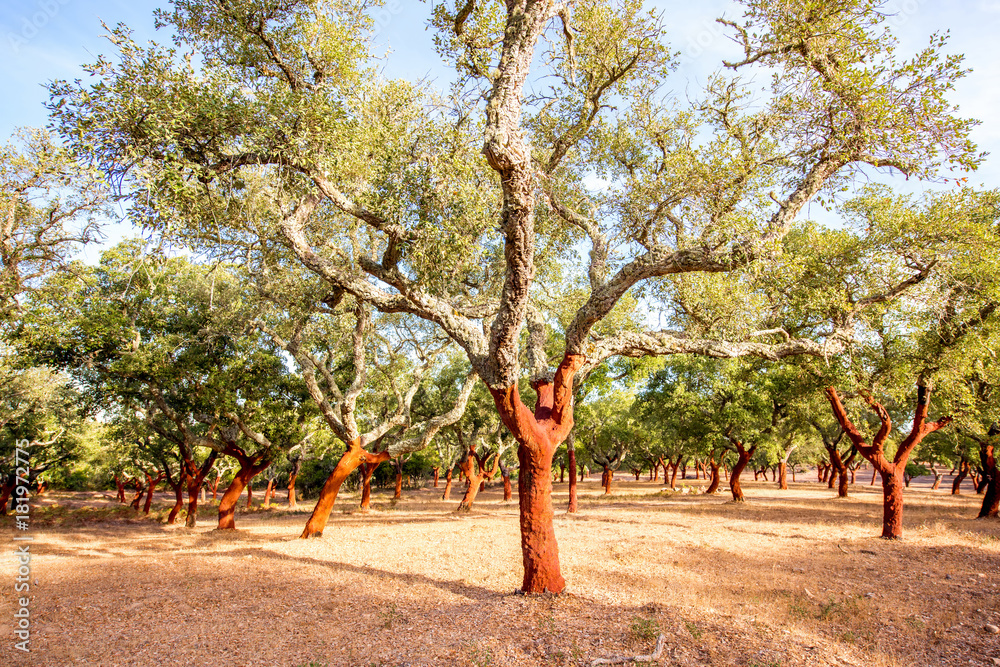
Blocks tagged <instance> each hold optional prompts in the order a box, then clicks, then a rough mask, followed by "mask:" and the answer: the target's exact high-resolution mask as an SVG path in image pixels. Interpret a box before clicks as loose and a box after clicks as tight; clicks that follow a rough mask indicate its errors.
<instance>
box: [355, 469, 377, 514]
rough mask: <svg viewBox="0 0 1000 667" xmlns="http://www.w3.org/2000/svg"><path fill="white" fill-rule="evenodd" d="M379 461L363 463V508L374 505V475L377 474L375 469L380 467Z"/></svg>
mask: <svg viewBox="0 0 1000 667" xmlns="http://www.w3.org/2000/svg"><path fill="white" fill-rule="evenodd" d="M380 463H381V461H379V462H378V463H368V462H367V461H366V462H365V463H363V464H361V505H360V507H361V509H363V510H368V509H371V506H372V475H374V474H375V469H376V468H378V467H379V464H380Z"/></svg>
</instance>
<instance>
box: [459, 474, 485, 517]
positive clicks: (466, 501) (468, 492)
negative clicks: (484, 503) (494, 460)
mask: <svg viewBox="0 0 1000 667" xmlns="http://www.w3.org/2000/svg"><path fill="white" fill-rule="evenodd" d="M465 474H466V475H467V476H468V478H469V482H468V484H466V486H465V494H464V495H463V496H462V500H461V501H459V503H458V509H457V510H456V511H458V512H468V511H469V510H471V509H472V503H474V502H476V496H477V495H479V491H480V489H481V482H483V481H484V480H483V475H482V473H481V472H480V473H476V472H472V473H469V472H466V473H465Z"/></svg>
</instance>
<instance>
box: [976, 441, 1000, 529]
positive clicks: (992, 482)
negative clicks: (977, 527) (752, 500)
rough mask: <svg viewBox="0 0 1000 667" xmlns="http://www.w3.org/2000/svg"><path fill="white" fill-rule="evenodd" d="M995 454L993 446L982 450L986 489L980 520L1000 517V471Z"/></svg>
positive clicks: (981, 456) (986, 446) (987, 446)
mask: <svg viewBox="0 0 1000 667" xmlns="http://www.w3.org/2000/svg"><path fill="white" fill-rule="evenodd" d="M993 452H994V450H993V445H985V446H983V447H982V448H981V455H980V458H981V459H982V464H983V476H982V479H983V480H985V481H986V489H985V493H984V495H983V506H982V507H981V508H980V510H979V516H978V517H977V518H979V519H987V518H994V519H995V518H997V516H1000V470H998V468H997V460H996V457H995V456H994V454H993Z"/></svg>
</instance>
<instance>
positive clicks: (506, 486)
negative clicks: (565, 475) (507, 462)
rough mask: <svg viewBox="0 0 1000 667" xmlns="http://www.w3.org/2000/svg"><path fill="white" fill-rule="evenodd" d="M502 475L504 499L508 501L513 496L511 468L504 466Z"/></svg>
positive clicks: (571, 475) (572, 474) (571, 474)
mask: <svg viewBox="0 0 1000 667" xmlns="http://www.w3.org/2000/svg"><path fill="white" fill-rule="evenodd" d="M500 476H501V477H503V499H504V501H508V500H510V498H511V488H510V468H504V469H503V472H501V473H500ZM575 476H576V475H575V474H574V473H570V477H575ZM573 483H574V482H573V481H572V480H571V481H570V484H573Z"/></svg>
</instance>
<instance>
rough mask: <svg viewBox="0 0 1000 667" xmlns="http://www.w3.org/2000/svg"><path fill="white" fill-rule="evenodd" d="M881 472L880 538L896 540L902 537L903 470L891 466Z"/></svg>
mask: <svg viewBox="0 0 1000 667" xmlns="http://www.w3.org/2000/svg"><path fill="white" fill-rule="evenodd" d="M892 468H893V469H892V470H891V471H886V472H882V471H879V472H880V473H881V475H882V537H883V538H885V539H887V540H897V539H899V538H900V537H902V536H903V470H904V469H905V463H904V465H902V466H893V467H892Z"/></svg>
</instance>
